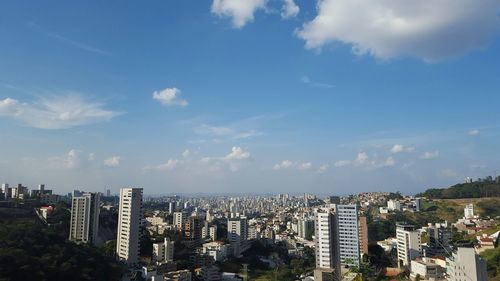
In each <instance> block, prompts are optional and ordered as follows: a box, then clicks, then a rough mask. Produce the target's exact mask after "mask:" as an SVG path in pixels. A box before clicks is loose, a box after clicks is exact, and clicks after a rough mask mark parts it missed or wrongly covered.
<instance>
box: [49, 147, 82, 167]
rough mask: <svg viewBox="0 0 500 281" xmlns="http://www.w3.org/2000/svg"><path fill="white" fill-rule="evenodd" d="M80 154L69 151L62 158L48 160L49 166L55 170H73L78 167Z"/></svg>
mask: <svg viewBox="0 0 500 281" xmlns="http://www.w3.org/2000/svg"><path fill="white" fill-rule="evenodd" d="M80 153H81V151H79V150H77V149H71V150H70V151H68V153H66V154H65V155H63V156H60V157H51V158H49V163H50V166H51V167H53V168H57V169H74V168H77V167H78V166H79V165H80Z"/></svg>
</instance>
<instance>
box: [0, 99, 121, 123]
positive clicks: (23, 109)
mask: <svg viewBox="0 0 500 281" xmlns="http://www.w3.org/2000/svg"><path fill="white" fill-rule="evenodd" d="M119 114H120V113H118V112H114V111H110V110H105V109H103V104H101V103H95V102H88V101H85V100H84V99H83V98H82V97H81V96H80V95H79V94H76V93H73V92H69V93H67V94H64V95H61V96H52V97H50V98H43V99H40V100H38V101H36V102H33V103H21V102H19V101H18V100H15V99H12V98H6V99H4V100H0V117H1V116H3V117H9V118H13V119H16V120H20V121H21V122H23V123H24V124H26V125H27V126H30V127H34V128H39V129H65V128H71V127H75V126H81V125H85V124H90V123H98V122H103V121H109V120H111V119H112V118H113V117H115V116H117V115H119Z"/></svg>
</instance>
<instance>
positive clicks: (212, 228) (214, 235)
mask: <svg viewBox="0 0 500 281" xmlns="http://www.w3.org/2000/svg"><path fill="white" fill-rule="evenodd" d="M208 235H209V236H210V239H211V240H212V241H215V240H217V225H213V226H210V227H209V228H208Z"/></svg>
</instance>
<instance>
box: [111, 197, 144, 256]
mask: <svg viewBox="0 0 500 281" xmlns="http://www.w3.org/2000/svg"><path fill="white" fill-rule="evenodd" d="M141 222H142V188H122V189H120V208H119V213H118V233H117V238H116V255H117V257H118V259H119V260H120V261H122V262H124V263H127V264H136V263H138V262H139V238H140V227H141Z"/></svg>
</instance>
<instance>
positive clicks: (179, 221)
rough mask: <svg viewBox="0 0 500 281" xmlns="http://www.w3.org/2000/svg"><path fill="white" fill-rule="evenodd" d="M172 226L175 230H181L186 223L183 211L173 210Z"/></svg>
mask: <svg viewBox="0 0 500 281" xmlns="http://www.w3.org/2000/svg"><path fill="white" fill-rule="evenodd" d="M173 217H174V227H175V228H176V229H177V230H183V229H184V225H185V224H186V220H187V215H186V214H185V213H184V212H174V216H173Z"/></svg>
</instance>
